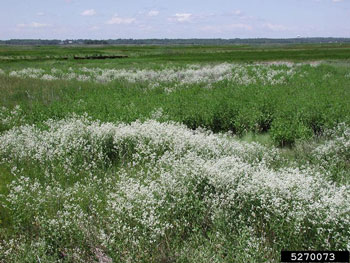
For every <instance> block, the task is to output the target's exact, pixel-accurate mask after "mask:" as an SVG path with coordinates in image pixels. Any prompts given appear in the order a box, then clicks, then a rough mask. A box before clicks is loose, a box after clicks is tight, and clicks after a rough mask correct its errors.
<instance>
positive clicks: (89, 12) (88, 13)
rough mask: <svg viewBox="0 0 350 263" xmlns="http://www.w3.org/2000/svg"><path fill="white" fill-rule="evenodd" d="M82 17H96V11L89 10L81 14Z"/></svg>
mask: <svg viewBox="0 0 350 263" xmlns="http://www.w3.org/2000/svg"><path fill="white" fill-rule="evenodd" d="M81 15H82V16H94V15H96V11H95V9H88V10H85V11H83V12H82V13H81Z"/></svg>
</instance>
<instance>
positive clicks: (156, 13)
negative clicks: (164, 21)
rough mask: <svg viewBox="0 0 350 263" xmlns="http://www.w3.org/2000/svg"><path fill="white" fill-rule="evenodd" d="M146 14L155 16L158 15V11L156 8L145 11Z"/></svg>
mask: <svg viewBox="0 0 350 263" xmlns="http://www.w3.org/2000/svg"><path fill="white" fill-rule="evenodd" d="M147 15H148V16H157V15H159V11H158V10H151V11H149V12H148V13H147Z"/></svg>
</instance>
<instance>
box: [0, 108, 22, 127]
mask: <svg viewBox="0 0 350 263" xmlns="http://www.w3.org/2000/svg"><path fill="white" fill-rule="evenodd" d="M23 123H24V113H23V110H22V109H21V107H20V106H19V105H16V106H15V107H14V108H13V109H12V110H10V109H8V108H6V107H1V108H0V124H1V125H2V126H3V127H6V128H7V127H8V128H9V127H12V126H15V125H20V124H23Z"/></svg>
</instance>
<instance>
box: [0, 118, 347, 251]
mask: <svg viewBox="0 0 350 263" xmlns="http://www.w3.org/2000/svg"><path fill="white" fill-rule="evenodd" d="M45 126H46V128H39V127H35V126H21V127H16V128H13V129H12V130H9V131H7V132H5V133H3V134H2V135H1V136H0V157H1V159H0V160H1V161H2V162H4V163H7V164H9V165H12V166H13V169H12V172H13V174H14V175H15V176H16V178H17V179H16V180H15V181H13V182H12V184H11V185H10V191H9V192H10V194H9V195H7V196H6V202H7V204H8V205H7V207H8V209H9V211H11V213H12V214H13V217H14V220H15V221H16V224H17V225H18V227H19V228H20V227H21V225H22V224H25V223H26V222H30V224H31V225H33V227H34V226H35V227H39V228H40V230H39V231H41V232H40V233H41V235H42V238H44V239H45V238H47V239H50V240H52V239H55V238H61V239H64V238H72V236H77V235H78V236H84V237H85V239H86V240H93V239H96V240H97V241H95V242H98V244H99V246H102V247H105V248H110V249H116V247H118V246H119V245H120V243H122V244H124V245H126V244H129V245H130V246H136V247H137V246H139V245H140V244H141V243H142V242H148V243H150V244H152V243H155V242H158V241H159V240H160V239H162V238H164V237H166V235H167V234H169V233H171V232H172V231H175V232H176V233H178V232H186V231H194V230H193V227H194V224H203V225H201V227H204V226H205V225H207V224H208V225H211V224H214V223H215V222H218V221H222V220H224V222H225V225H226V226H227V229H228V231H229V229H235V228H236V227H237V225H240V226H242V224H243V225H245V228H246V229H247V227H252V226H256V229H255V228H252V229H251V230H250V231H249V233H251V234H252V236H251V246H252V247H256V246H257V244H258V243H259V241H261V240H262V239H264V238H263V237H261V233H257V232H256V231H257V230H258V229H269V231H272V232H273V233H274V235H273V236H272V237H270V238H273V242H275V243H276V244H278V245H279V246H281V247H285V246H287V245H288V244H290V242H292V241H293V239H298V238H299V239H302V240H303V237H304V236H309V237H310V235H311V236H312V237H310V238H311V239H312V242H313V243H312V244H308V245H309V246H310V247H311V246H313V245H317V246H320V247H325V248H327V247H331V248H337V249H349V248H350V242H349V236H350V207H349V202H350V188H349V186H348V185H343V186H336V185H335V184H333V183H331V182H330V181H329V180H328V179H327V178H324V177H323V174H321V173H320V172H317V171H316V170H313V169H306V168H305V169H302V170H301V169H298V168H280V169H277V170H276V169H272V168H271V167H270V164H272V163H273V162H274V161H275V160H276V159H278V158H280V157H279V156H278V152H277V151H276V150H273V149H272V150H269V149H267V148H265V147H263V146H261V145H259V144H256V143H252V144H249V143H244V142H238V141H236V140H234V139H232V137H230V136H228V135H225V134H221V135H216V134H212V133H211V132H208V131H192V130H189V129H187V128H185V126H183V125H179V124H176V123H159V122H157V121H155V120H149V121H146V122H144V123H141V122H134V123H132V124H130V125H128V124H118V125H117V124H112V123H100V122H98V121H90V120H89V119H88V118H87V117H72V118H68V119H65V120H60V121H48V122H46V123H45ZM346 140H347V142H346V143H347V144H349V137H347V139H346ZM325 147H328V146H325ZM328 148H329V147H328ZM28 161H30V162H33V163H34V164H36V165H38V166H39V167H42V169H43V170H45V174H46V176H47V180H46V181H45V183H42V182H40V180H39V179H36V178H33V177H31V176H29V175H26V174H25V173H24V172H23V171H22V170H21V169H20V168H17V167H20V166H21V163H22V162H28ZM116 163H118V164H119V166H120V167H121V168H120V169H118V171H117V172H113V171H114V170H113V169H112V170H108V167H113V164H116ZM104 165H105V167H103V166H104ZM56 166H60V167H63V168H64V169H65V172H63V173H62V171H61V172H58V171H57V170H55V169H54V167H56ZM106 171H112V172H106ZM62 176H64V177H65V178H66V179H64V181H69V180H73V181H76V182H75V183H73V184H72V185H71V186H64V184H62V183H60V178H61V179H62ZM81 176H84V177H83V178H81ZM79 179H80V180H79ZM53 209H56V210H57V211H56V212H54V213H53V212H52V211H53ZM197 217H199V218H200V219H198V218H197ZM197 221H199V222H200V223H198V222H197ZM195 222H197V223H195ZM254 233H255V234H256V235H255V236H254ZM312 233H314V235H313V234H312ZM265 234H266V233H265ZM45 235H46V236H45ZM67 235H68V236H69V237H67ZM91 236H93V238H91ZM261 238H262V239H261ZM313 238H314V239H313ZM118 244H119V245H118ZM1 249H3V250H4V249H6V248H0V251H1ZM7 249H8V248H7Z"/></svg>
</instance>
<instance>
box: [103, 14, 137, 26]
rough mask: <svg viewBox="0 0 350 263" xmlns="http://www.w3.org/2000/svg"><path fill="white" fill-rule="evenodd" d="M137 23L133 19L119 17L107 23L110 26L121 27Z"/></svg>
mask: <svg viewBox="0 0 350 263" xmlns="http://www.w3.org/2000/svg"><path fill="white" fill-rule="evenodd" d="M135 21H136V19H135V18H132V17H119V16H114V17H112V18H111V19H110V20H108V21H107V24H109V25H115V24H116V25H121V24H126V25H128V24H131V23H134V22H135Z"/></svg>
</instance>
